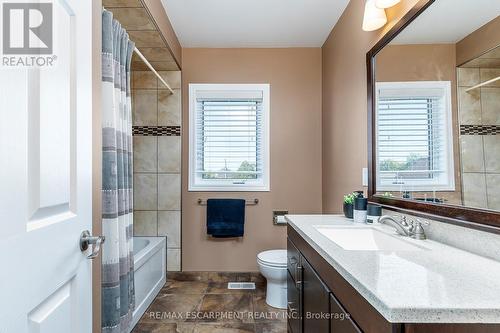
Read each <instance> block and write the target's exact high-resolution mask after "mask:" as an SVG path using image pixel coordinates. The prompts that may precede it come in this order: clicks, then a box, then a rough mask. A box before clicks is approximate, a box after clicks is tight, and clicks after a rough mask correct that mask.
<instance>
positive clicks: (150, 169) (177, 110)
mask: <svg viewBox="0 0 500 333" xmlns="http://www.w3.org/2000/svg"><path fill="white" fill-rule="evenodd" d="M159 73H160V75H161V76H162V77H163V78H164V79H165V80H166V81H167V83H168V84H169V85H170V86H171V87H172V89H174V94H173V95H172V94H170V92H169V91H168V90H167V89H166V87H165V86H164V85H163V84H162V83H161V82H159V80H157V78H156V76H155V75H154V74H153V73H152V72H150V71H133V72H132V79H133V83H132V89H133V90H132V102H133V140H134V235H135V236H167V246H168V249H167V269H168V271H179V270H180V269H181V262H180V260H181V214H180V210H181V136H180V134H181V104H180V87H181V72H180V71H167V72H159Z"/></svg>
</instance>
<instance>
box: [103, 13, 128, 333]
mask: <svg viewBox="0 0 500 333" xmlns="http://www.w3.org/2000/svg"><path fill="white" fill-rule="evenodd" d="M133 50H134V43H133V42H132V41H131V40H130V39H129V36H128V34H127V32H126V31H125V30H124V29H123V28H122V27H121V25H120V23H118V21H116V20H114V19H113V14H112V13H111V12H109V11H106V10H104V11H103V13H102V230H103V235H104V236H105V237H106V241H105V243H104V244H103V251H102V332H103V333H122V332H128V329H129V326H130V322H131V319H132V312H133V310H134V305H135V299H134V259H133V243H132V242H133V240H132V232H133V215H132V211H133V210H132V202H133V199H132V107H131V97H130V62H131V58H132V51H133Z"/></svg>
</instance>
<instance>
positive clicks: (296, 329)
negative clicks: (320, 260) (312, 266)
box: [287, 274, 302, 333]
mask: <svg viewBox="0 0 500 333" xmlns="http://www.w3.org/2000/svg"><path fill="white" fill-rule="evenodd" d="M287 294H288V295H287V296H288V328H289V331H290V332H291V333H302V312H301V311H300V310H301V305H300V299H301V298H302V295H301V294H302V287H301V284H300V283H298V284H296V283H295V281H294V280H293V278H292V276H291V275H290V274H287Z"/></svg>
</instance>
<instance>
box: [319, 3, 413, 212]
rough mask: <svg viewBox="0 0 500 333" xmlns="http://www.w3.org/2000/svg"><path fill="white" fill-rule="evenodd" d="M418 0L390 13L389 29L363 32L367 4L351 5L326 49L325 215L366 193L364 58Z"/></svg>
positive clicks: (324, 90)
mask: <svg viewBox="0 0 500 333" xmlns="http://www.w3.org/2000/svg"><path fill="white" fill-rule="evenodd" d="M416 2H417V0H403V1H402V2H401V3H400V4H399V5H397V6H395V7H393V8H391V9H390V10H388V11H387V14H388V18H389V24H388V25H387V26H386V27H384V28H383V29H380V30H378V31H375V32H365V31H363V30H362V29H361V25H362V21H363V12H364V4H365V1H364V0H351V1H350V3H349V5H348V6H347V8H346V10H345V11H344V13H343V14H342V16H341V18H340V20H339V21H338V22H337V24H336V25H335V27H334V28H333V30H332V32H331V33H330V36H329V37H328V39H327V41H326V42H325V44H324V45H323V47H322V59H323V68H322V73H323V75H322V77H323V85H322V89H323V94H322V95H323V105H322V108H323V112H322V126H323V144H322V149H323V211H324V212H325V213H331V212H341V210H342V197H343V195H344V194H345V193H348V192H351V191H353V190H357V189H360V188H362V168H364V167H367V165H368V163H367V149H368V148H367V111H366V110H367V100H366V91H367V88H366V53H367V52H368V51H369V50H370V49H371V48H372V47H373V45H374V44H375V43H376V42H377V41H378V40H379V39H380V37H381V36H383V35H384V34H385V33H386V32H387V30H388V29H389V28H390V27H391V26H392V25H393V24H394V23H395V22H397V20H399V18H400V17H401V16H402V15H404V14H405V13H406V12H407V11H408V10H409V9H410V8H412V7H413V5H414V4H415V3H416Z"/></svg>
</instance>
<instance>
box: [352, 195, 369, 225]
mask: <svg viewBox="0 0 500 333" xmlns="http://www.w3.org/2000/svg"><path fill="white" fill-rule="evenodd" d="M367 207H368V199H367V198H365V197H363V192H361V191H359V192H358V196H357V197H356V198H354V210H353V220H354V222H356V223H366V216H367Z"/></svg>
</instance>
